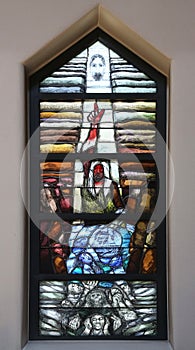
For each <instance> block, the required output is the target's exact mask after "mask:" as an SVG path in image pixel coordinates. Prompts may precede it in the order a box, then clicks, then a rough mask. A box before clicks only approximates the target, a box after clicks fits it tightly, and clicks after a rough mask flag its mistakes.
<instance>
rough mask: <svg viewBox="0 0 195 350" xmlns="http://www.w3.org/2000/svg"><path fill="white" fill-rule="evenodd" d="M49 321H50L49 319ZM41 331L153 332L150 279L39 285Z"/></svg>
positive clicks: (153, 302)
mask: <svg viewBox="0 0 195 350" xmlns="http://www.w3.org/2000/svg"><path fill="white" fill-rule="evenodd" d="M51 320H52V321H51ZM40 329H41V334H43V335H44V334H48V335H58V336H59V335H68V336H75V335H77V336H79V335H81V336H88V335H92V336H103V335H112V334H115V335H154V334H156V285H155V283H154V282H151V281H150V282H143V281H142V282H141V281H140V282H127V281H123V280H122V281H121V280H120V281H116V282H115V283H113V282H106V281H102V282H98V281H70V282H61V281H60V282H57V281H54V282H49V281H43V282H41V284H40Z"/></svg>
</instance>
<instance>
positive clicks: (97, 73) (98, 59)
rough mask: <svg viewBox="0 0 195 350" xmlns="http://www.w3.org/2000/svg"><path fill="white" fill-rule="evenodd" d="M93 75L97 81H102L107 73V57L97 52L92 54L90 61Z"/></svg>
mask: <svg viewBox="0 0 195 350" xmlns="http://www.w3.org/2000/svg"><path fill="white" fill-rule="evenodd" d="M90 69H91V75H92V77H93V79H94V80H95V81H100V80H102V78H103V75H104V73H105V59H104V57H103V56H101V55H99V54H96V55H94V56H92V58H91V62H90Z"/></svg>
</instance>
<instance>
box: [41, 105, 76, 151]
mask: <svg viewBox="0 0 195 350" xmlns="http://www.w3.org/2000/svg"><path fill="white" fill-rule="evenodd" d="M81 122H82V104H81V102H41V103H40V151H41V152H42V153H74V152H75V149H76V145H77V143H78V140H79V135H80V129H81Z"/></svg>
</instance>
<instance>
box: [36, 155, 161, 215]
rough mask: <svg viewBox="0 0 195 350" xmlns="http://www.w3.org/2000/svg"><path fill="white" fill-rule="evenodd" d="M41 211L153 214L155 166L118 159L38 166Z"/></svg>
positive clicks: (151, 163)
mask: <svg viewBox="0 0 195 350" xmlns="http://www.w3.org/2000/svg"><path fill="white" fill-rule="evenodd" d="M40 172H41V174H40V175H41V176H40V182H41V184H40V185H41V191H40V210H41V211H42V212H50V213H52V212H56V213H61V212H67V213H90V214H93V213H95V214H105V213H116V214H127V213H128V212H129V213H130V214H134V215H135V214H138V213H139V214H140V215H141V214H142V213H147V214H152V212H153V209H154V207H155V203H156V170H155V163H154V162H149V161H148V162H144V163H139V162H122V163H119V161H118V160H117V159H111V160H106V159H98V158H97V159H92V160H90V161H83V162H81V161H80V160H78V159H77V160H75V161H74V162H68V161H67V162H45V163H40Z"/></svg>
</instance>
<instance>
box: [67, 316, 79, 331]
mask: <svg viewBox="0 0 195 350" xmlns="http://www.w3.org/2000/svg"><path fill="white" fill-rule="evenodd" d="M80 323H81V320H80V317H79V315H76V316H75V317H73V318H71V319H70V321H69V327H70V328H72V329H74V330H76V329H78V328H79V327H80Z"/></svg>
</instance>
